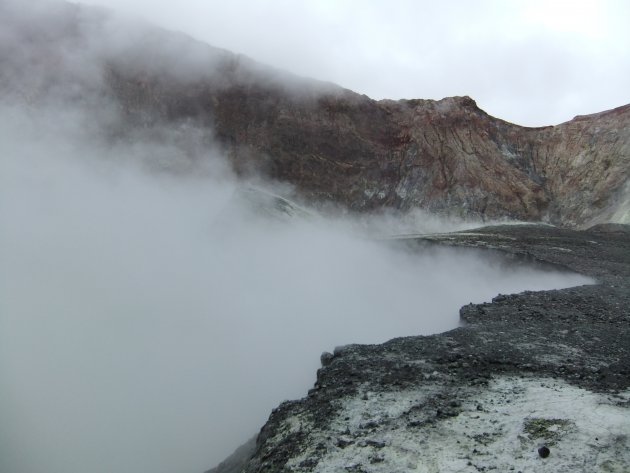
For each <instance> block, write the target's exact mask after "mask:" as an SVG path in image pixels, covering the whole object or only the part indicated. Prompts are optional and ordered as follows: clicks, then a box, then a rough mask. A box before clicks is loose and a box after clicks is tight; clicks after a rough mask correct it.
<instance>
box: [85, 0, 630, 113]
mask: <svg viewBox="0 0 630 473" xmlns="http://www.w3.org/2000/svg"><path fill="white" fill-rule="evenodd" d="M84 2H85V3H95V4H101V5H106V6H109V7H111V8H113V9H115V10H118V11H121V12H126V13H131V14H132V15H134V16H140V17H143V18H145V19H147V20H150V21H151V22H153V23H157V24H159V25H161V26H164V27H167V28H169V29H175V30H179V31H183V32H186V33H188V34H190V35H191V36H193V37H195V38H198V39H201V40H203V41H206V42H208V43H210V44H212V45H214V46H219V47H223V48H226V49H229V50H232V51H234V52H238V53H242V54H246V55H248V56H251V57H252V58H254V59H256V60H258V61H261V62H264V63H267V64H271V65H274V66H277V67H280V68H283V69H287V70H289V71H292V72H294V73H297V74H300V75H305V76H310V77H315V78H318V79H322V80H327V81H331V82H335V83H338V84H340V85H342V86H344V87H347V88H350V89H353V90H355V91H357V92H361V93H365V94H367V95H369V96H371V97H373V98H377V99H380V98H395V99H398V98H434V99H439V98H442V97H445V96H452V95H470V96H471V97H473V98H474V99H475V100H477V103H478V104H479V105H480V106H481V107H482V108H484V109H485V110H486V111H488V112H489V113H491V114H492V115H495V116H498V117H501V118H504V119H506V120H509V121H513V122H515V123H519V124H523V125H545V124H557V123H560V122H563V121H566V120H569V119H571V118H573V117H574V116H575V115H577V114H587V113H595V112H598V111H602V110H606V109H609V108H614V107H616V106H619V105H623V104H626V103H629V102H630V87H629V85H630V28H629V27H628V25H629V24H630V2H627V1H624V0H619V1H612V0H611V1H604V0H602V1H589V0H571V1H553V0H526V1H516V0H514V1H507V0H506V1H499V0H497V1H493V0H488V1H458V0H452V1H441V2H437V1H435V0H430V1H422V0H388V1H366V0H306V1H293V0H269V1H254V0H230V1H225V0H221V1H215V0H158V1H156V0H84Z"/></svg>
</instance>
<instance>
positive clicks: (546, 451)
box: [538, 445, 551, 458]
mask: <svg viewBox="0 0 630 473" xmlns="http://www.w3.org/2000/svg"><path fill="white" fill-rule="evenodd" d="M550 453H551V451H550V450H549V448H547V446H546V445H543V446H542V447H540V448H539V449H538V455H540V457H541V458H547V457H548V456H549V454H550Z"/></svg>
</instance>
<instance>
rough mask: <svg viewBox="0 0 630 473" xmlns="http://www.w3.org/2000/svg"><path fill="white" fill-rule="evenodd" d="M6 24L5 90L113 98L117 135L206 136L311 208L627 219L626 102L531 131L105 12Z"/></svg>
mask: <svg viewBox="0 0 630 473" xmlns="http://www.w3.org/2000/svg"><path fill="white" fill-rule="evenodd" d="M16 11H18V10H16ZM11 15H13V16H14V17H15V16H16V14H15V11H13V13H12V11H11V10H10V9H9V11H5V12H3V17H4V19H5V21H7V23H6V25H4V26H6V27H7V28H5V29H4V30H5V31H13V33H14V35H13V36H14V38H15V37H17V38H19V40H17V41H15V42H16V44H15V45H14V46H16V47H18V46H19V48H20V50H21V51H26V52H27V54H24V55H22V56H21V57H22V58H23V59H20V58H17V59H16V57H15V54H14V51H15V49H14V48H11V47H5V48H4V49H3V50H2V51H1V53H2V54H1V55H0V56H1V57H0V62H1V63H2V64H3V71H2V73H1V74H2V75H3V90H2V94H3V95H5V96H6V95H9V94H10V93H11V92H12V91H13V92H14V91H15V90H19V94H18V95H20V96H22V97H26V98H27V99H28V100H29V101H32V100H33V98H34V97H41V96H42V95H43V94H45V93H48V92H49V91H50V90H51V89H64V86H66V87H65V88H66V90H70V91H71V92H72V93H71V94H70V95H71V98H72V99H74V100H76V101H78V102H82V103H85V102H86V101H87V102H89V97H95V96H99V97H103V96H105V97H107V98H108V99H109V100H113V102H114V103H115V107H114V108H115V109H116V110H117V112H119V113H121V115H122V117H123V120H122V121H121V122H120V123H123V125H122V126H120V125H119V129H118V130H117V131H116V133H122V134H124V133H127V134H128V133H129V130H133V129H146V128H147V127H151V126H153V125H157V124H160V125H164V124H166V125H169V124H171V125H173V126H175V125H177V126H179V125H181V124H182V123H185V124H186V125H187V126H193V127H197V128H200V129H202V130H204V133H206V134H207V137H208V140H210V137H212V139H213V140H216V141H217V142H218V143H219V145H220V146H221V147H222V148H223V150H224V151H225V152H226V154H227V155H228V156H229V159H230V161H231V163H232V165H233V166H234V168H235V169H236V170H237V172H238V173H241V174H248V173H262V174H264V175H266V176H267V177H270V178H273V179H277V180H280V181H285V182H288V183H291V184H293V185H294V186H295V189H296V191H297V193H298V194H300V195H301V196H303V197H304V198H306V199H309V200H312V201H316V202H332V203H336V204H340V205H342V206H344V207H346V208H348V209H351V210H355V211H371V210H377V209H397V210H403V211H404V210H408V209H412V208H414V207H421V208H425V209H429V210H431V211H435V212H439V213H448V214H457V215H462V216H472V217H481V218H484V219H485V218H488V219H492V218H502V217H509V218H514V219H520V220H528V221H548V222H551V223H556V224H563V225H578V226H579V225H585V224H590V223H598V222H604V221H618V222H620V221H628V219H630V215H629V214H628V209H629V208H630V185H628V181H629V177H630V105H626V106H623V107H620V108H618V109H615V110H612V111H608V112H603V113H599V114H595V115H590V116H584V117H576V118H575V119H574V120H572V121H570V122H567V123H564V124H561V125H558V126H555V127H543V128H526V127H520V126H517V125H514V124H511V123H507V122H504V121H502V120H499V119H496V118H493V117H491V116H489V115H488V114H486V113H485V112H484V111H482V110H480V109H479V108H478V107H477V105H476V104H475V102H474V101H473V100H472V99H470V98H469V97H451V98H446V99H443V100H439V101H433V100H401V101H388V100H384V101H374V100H372V99H370V98H369V97H367V96H364V95H358V94H356V93H354V92H351V91H349V90H346V89H342V88H340V87H338V86H335V85H332V84H327V83H321V82H317V81H312V80H308V79H303V78H299V77H295V76H291V75H289V74H287V73H283V72H281V71H276V70H273V69H270V68H267V67H265V66H262V65H260V64H258V63H256V62H254V61H252V60H250V59H248V58H245V57H242V56H237V55H234V54H231V53H229V52H227V51H223V50H219V49H216V48H212V47H210V46H206V45H203V44H201V43H198V42H195V41H193V40H192V39H190V38H187V37H185V36H183V35H179V34H175V33H167V32H164V31H162V30H159V29H156V28H150V27H148V26H144V25H131V26H130V25H123V24H122V23H120V21H119V20H116V19H115V18H113V17H111V16H110V15H109V14H106V13H104V12H96V11H92V10H90V9H84V8H79V7H76V6H70V5H66V6H64V7H63V8H62V7H60V8H58V9H57V10H56V11H55V15H54V16H52V17H53V18H54V20H55V21H54V22H51V21H50V18H51V15H50V13H45V14H41V12H40V14H39V16H37V14H31V15H30V16H29V15H25V14H21V16H20V15H18V16H19V18H18V19H17V20H16V19H15V18H13V19H11ZM46 22H47V23H46ZM43 24H46V28H43V27H42V25H43ZM51 24H52V27H51V26H50V25H51ZM121 25H123V26H121ZM44 31H45V33H44ZM7 36H10V35H7ZM6 44H9V45H10V42H5V45H6ZM76 62H82V63H83V64H84V65H89V67H76V64H75V63H76ZM86 71H87V72H86ZM24 77H26V78H27V79H26V80H25V79H24ZM34 77H35V78H37V80H35V79H34ZM68 85H71V87H67V86H68Z"/></svg>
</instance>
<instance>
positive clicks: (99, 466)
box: [0, 2, 592, 473]
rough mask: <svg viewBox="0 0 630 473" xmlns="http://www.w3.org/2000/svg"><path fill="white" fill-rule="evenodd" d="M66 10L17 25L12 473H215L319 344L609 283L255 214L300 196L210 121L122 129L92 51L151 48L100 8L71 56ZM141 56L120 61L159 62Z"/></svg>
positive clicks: (451, 223)
mask: <svg viewBox="0 0 630 473" xmlns="http://www.w3.org/2000/svg"><path fill="white" fill-rule="evenodd" d="M35 4H37V5H40V4H39V3H38V2H33V5H35ZM7 5H10V6H11V7H12V8H13V9H14V11H13V14H15V12H16V11H17V12H19V13H23V12H22V10H21V8H22V7H21V6H20V4H19V3H17V2H12V3H11V2H9V3H6V4H0V10H2V8H8V7H7ZM42 8H43V7H42ZM46 8H48V7H46ZM64 8H66V7H64ZM53 10H54V9H53ZM62 10H63V9H62ZM7 11H10V10H5V11H3V12H2V13H7ZM59 11H61V10H59ZM72 11H74V10H72ZM77 11H78V10H77ZM64 12H65V10H64V11H62V14H61V15H60V16H59V17H56V16H54V18H57V20H58V21H57V20H55V21H54V22H50V27H49V21H50V19H51V18H52V17H51V16H50V15H51V13H50V10H47V9H44V10H41V11H40V10H37V11H36V12H35V18H36V20H37V21H35V22H33V20H32V16H33V15H31V17H29V16H28V15H26V17H25V18H26V20H24V19H23V18H22V17H20V15H17V16H14V20H15V21H14V22H13V23H11V22H9V21H8V20H7V18H8V16H7V15H4V16H3V17H2V18H0V22H2V21H4V23H3V24H2V26H3V28H2V30H1V32H0V39H1V41H0V63H1V64H2V65H3V68H1V69H0V79H2V84H1V85H2V87H1V88H0V385H1V386H2V389H1V390H0V471H1V472H3V473H4V472H7V473H40V472H42V473H43V472H46V473H79V472H81V473H83V472H86V471H89V472H91V473H101V472H102V473H105V472H107V473H110V472H117V473H132V472H133V473H138V472H148V471H151V472H154V473H167V472H169V473H170V472H173V471H177V472H191V473H192V472H201V471H204V470H205V469H207V468H209V467H211V466H213V465H214V464H216V463H218V462H220V461H221V460H223V459H224V458H225V456H227V455H228V454H229V453H231V451H232V450H233V449H234V448H235V447H237V446H238V445H240V444H241V443H243V442H244V441H245V440H246V439H248V438H250V437H251V436H252V435H253V434H255V432H256V431H257V430H258V429H259V428H260V427H261V426H262V425H263V423H264V422H265V420H266V418H267V417H268V415H269V413H270V411H271V409H272V408H273V407H275V406H276V405H278V404H279V403H280V402H281V401H283V400H285V399H295V398H299V397H302V396H304V395H305V394H306V392H307V390H308V389H309V388H310V387H311V386H312V385H313V382H314V381H315V372H316V369H317V368H318V366H319V356H320V354H321V352H323V351H331V350H333V349H334V348H335V346H338V345H344V344H348V343H379V342H384V341H386V340H388V339H391V338H393V337H398V336H408V335H418V334H431V333H438V332H442V331H445V330H450V329H453V328H455V327H457V326H458V324H459V320H458V311H459V308H460V307H461V306H462V305H464V304H467V303H469V302H481V301H487V300H490V299H491V298H492V297H494V296H495V295H496V294H498V293H514V292H520V291H523V290H526V289H529V290H538V289H549V288H559V287H567V286H574V285H579V284H587V283H591V282H592V281H591V280H589V279H588V278H584V277H581V276H577V275H574V274H566V273H559V272H551V271H543V270H542V269H540V268H532V267H525V266H519V267H513V266H510V265H507V264H506V263H505V262H503V261H501V260H497V259H492V258H489V257H488V255H483V254H481V253H475V252H467V251H455V250H453V249H451V250H449V249H438V248H434V249H431V250H427V249H425V250H424V251H422V252H420V251H418V252H409V251H403V250H402V249H396V248H394V247H393V246H392V245H388V244H386V242H383V241H379V240H378V239H377V238H374V237H379V238H382V237H383V236H387V235H391V234H397V233H401V232H402V233H423V232H443V231H449V230H453V229H463V228H470V227H471V226H474V225H476V224H477V223H476V222H462V221H455V220H448V221H447V220H444V219H441V218H439V217H437V216H431V215H428V214H426V213H423V212H421V211H415V212H412V213H409V214H407V215H405V216H402V218H401V216H397V215H396V216H394V215H380V216H378V217H375V218H370V219H367V220H365V219H363V220H357V219H354V218H351V217H348V216H343V215H342V216H340V214H339V213H335V214H334V216H330V215H327V214H322V213H321V212H318V211H315V210H313V209H309V208H305V209H302V210H303V211H300V212H297V214H296V215H295V216H293V217H291V216H290V215H289V216H287V215H284V214H283V215H281V217H282V218H276V217H277V215H274V212H273V209H269V208H268V202H265V199H264V198H262V197H261V201H260V202H256V199H257V198H258V197H260V196H261V195H272V196H273V195H274V194H282V195H285V194H287V195H288V193H290V188H289V187H287V186H286V185H284V184H281V183H270V182H266V181H264V180H261V179H255V180H252V181H247V182H244V181H242V180H238V179H236V177H235V176H234V174H233V172H232V170H231V167H230V165H229V163H228V161H227V159H226V158H225V156H223V154H222V153H221V150H220V147H218V146H215V145H214V143H213V141H212V130H211V128H210V127H206V128H202V127H200V126H199V125H198V124H194V123H175V124H173V123H170V124H166V123H152V124H151V126H145V127H138V128H133V129H127V128H125V127H126V126H127V122H125V121H124V120H123V117H122V115H121V112H120V107H119V106H118V105H119V104H117V103H115V102H114V101H113V100H112V99H111V98H110V97H108V96H107V95H105V94H104V93H103V91H102V89H101V88H100V81H101V80H102V77H103V70H102V64H101V63H99V62H98V61H95V59H94V58H95V57H97V58H99V59H102V58H103V57H107V58H108V59H109V60H111V59H112V58H113V59H116V58H117V57H116V55H118V54H123V52H124V51H126V48H125V47H124V46H125V44H124V42H123V43H121V41H123V39H124V38H127V39H125V41H135V39H134V38H137V36H134V35H133V34H131V33H130V31H129V30H128V29H125V28H127V27H120V28H122V30H120V29H118V30H115V31H117V34H115V35H114V39H113V40H112V41H111V43H108V42H107V41H108V40H107V38H108V37H109V34H107V32H111V31H112V30H110V29H108V28H110V27H112V25H111V24H108V26H107V28H105V30H103V31H105V33H103V31H101V32H100V33H99V35H98V36H96V37H95V36H93V35H91V34H90V31H89V28H91V27H93V25H94V24H95V23H94V21H93V19H94V18H93V17H94V15H96V14H94V15H92V13H90V14H89V15H87V17H86V18H83V20H82V21H81V22H79V24H80V25H81V28H80V29H79V31H78V32H77V33H76V34H77V35H84V36H85V38H84V39H86V41H85V42H79V43H74V42H69V43H68V44H66V43H64V42H63V41H65V40H66V39H67V38H66V36H65V33H66V31H65V28H66V26H64V25H65V23H64V21H65V20H64V18H65V16H64V15H65V14H66V13H64ZM31 13H32V12H31ZM79 13H80V12H79ZM73 14H74V13H73ZM90 15H92V16H90ZM96 16H98V15H96ZM15 18H17V19H15ZM22 21H24V22H26V23H25V24H27V26H28V28H27V29H26V30H25V29H24V28H22V27H21V26H20V22H22ZM90 25H92V26H90ZM4 26H6V28H5V27H4ZM134 27H135V26H134ZM25 31H26V33H25ZM126 33H129V34H128V35H126ZM143 37H144V38H146V36H143ZM59 38H61V41H62V42H61V46H60V47H59V48H56V46H59V44H58V41H60V40H59ZM64 38H65V39H64ZM149 39H150V38H149ZM150 42H151V41H149V42H148V43H150ZM176 43H177V41H176ZM77 44H78V45H79V46H77ZM173 44H175V43H173ZM177 44H180V43H177ZM177 44H175V46H173V47H174V48H175V49H173V50H169V51H171V52H170V53H169V54H170V55H171V56H176V57H177V58H178V60H179V62H177V70H178V71H179V72H178V73H180V74H182V77H184V76H187V75H188V74H193V73H195V74H196V73H199V74H201V73H204V74H205V73H208V72H210V73H211V72H212V71H211V70H210V71H208V63H206V64H205V66H204V67H199V66H198V64H197V62H196V61H198V60H207V57H206V58H205V59H203V58H204V57H205V56H204V54H205V53H204V52H203V51H206V50H205V49H204V50H203V51H201V50H200V52H199V55H197V54H196V53H192V54H191V55H190V56H186V57H182V56H181V55H180V54H179V49H177V48H179V46H177ZM181 44H189V43H188V42H186V41H184V42H183V43H181ZM181 44H180V45H181ZM27 45H30V46H29V47H30V48H31V49H28V54H26V53H25V54H23V55H20V54H12V53H13V51H14V50H16V48H22V49H20V50H21V51H22V50H24V51H26V50H25V49H23V48H26V46H27ZM81 45H84V46H81ZM53 46H55V47H53ZM143 47H148V46H147V45H142V46H141V47H140V49H137V50H134V54H135V55H134V56H131V57H125V58H122V59H121V58H118V59H120V60H130V61H131V62H133V61H139V60H141V59H142V58H144V59H145V60H146V61H149V62H150V61H153V60H154V59H155V56H151V55H150V54H141V53H142V48H143ZM38 48H39V49H38ZM60 51H61V52H60ZM161 51H162V50H161ZM202 53H203V54H202ZM215 53H216V55H218V56H216V57H219V58H220V57H221V54H220V52H217V51H214V52H213V54H215ZM156 54H157V53H156ZM158 56H159V55H158ZM213 57H215V56H213ZM155 63H156V64H158V65H159V64H163V63H162V62H161V61H156V62H155ZM219 63H220V61H218V62H217V63H212V64H214V65H215V66H216V64H219ZM51 64H53V65H54V67H51ZM164 67H166V66H164ZM200 70H201V71H202V72H199V71H200ZM195 71H196V72H195ZM154 72H155V71H154ZM157 72H159V70H158V71H157ZM69 78H71V79H72V80H69ZM252 179H254V178H252ZM253 186H255V187H256V188H258V189H262V191H254V192H250V189H251V188H252V187H253ZM244 192H245V193H248V194H247V195H248V196H249V198H245V199H244V198H243V194H244ZM252 196H253V197H252ZM268 210H269V211H268Z"/></svg>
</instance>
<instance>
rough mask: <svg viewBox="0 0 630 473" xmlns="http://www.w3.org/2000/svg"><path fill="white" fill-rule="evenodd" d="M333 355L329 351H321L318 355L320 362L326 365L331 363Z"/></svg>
mask: <svg viewBox="0 0 630 473" xmlns="http://www.w3.org/2000/svg"><path fill="white" fill-rule="evenodd" d="M334 357H335V355H333V354H332V353H330V352H327V351H325V352H324V353H322V355H321V356H320V357H319V360H320V361H321V363H322V366H328V365H329V364H331V363H332V360H333V358H334Z"/></svg>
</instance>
